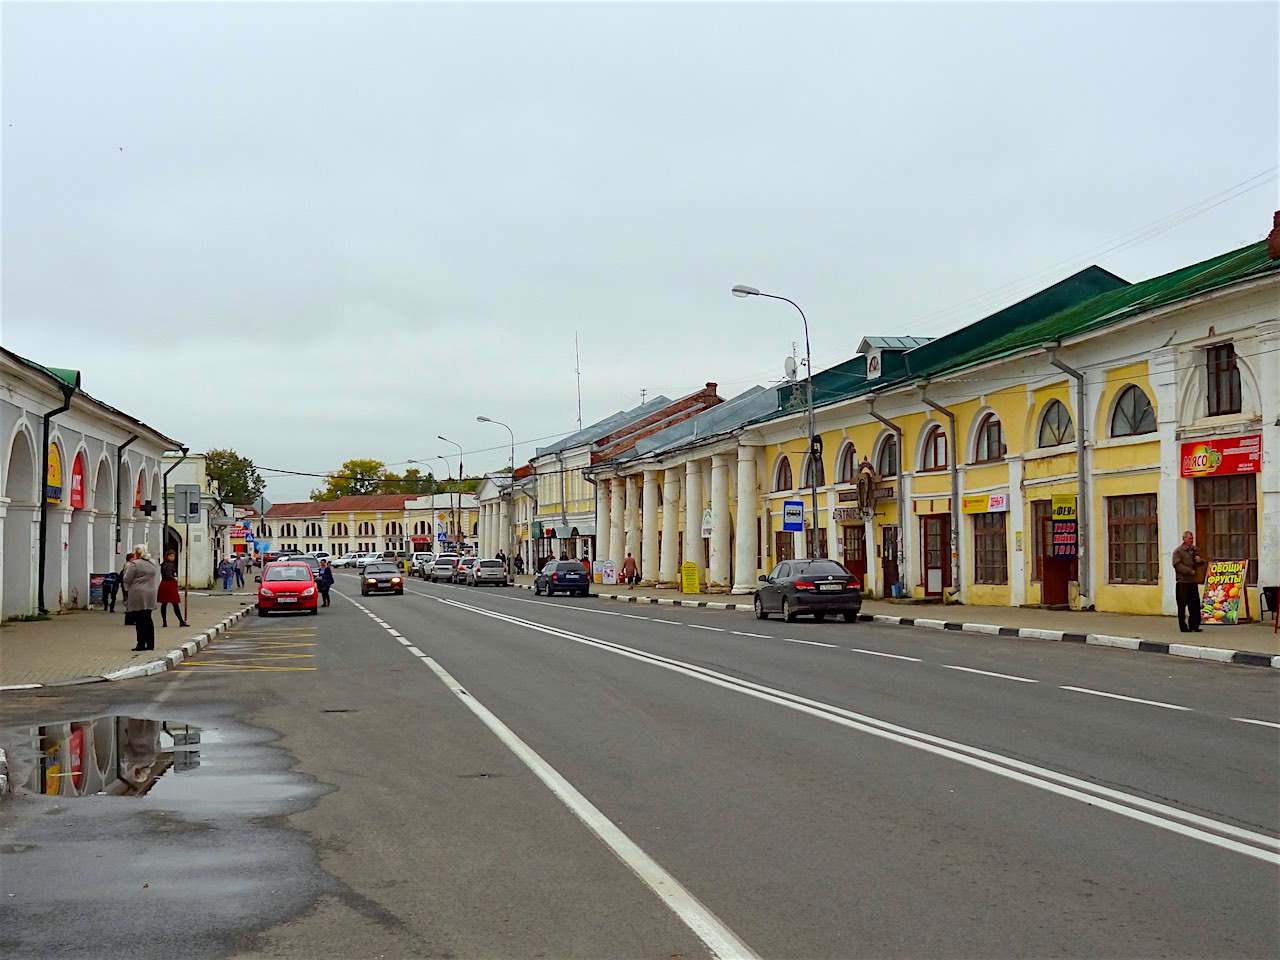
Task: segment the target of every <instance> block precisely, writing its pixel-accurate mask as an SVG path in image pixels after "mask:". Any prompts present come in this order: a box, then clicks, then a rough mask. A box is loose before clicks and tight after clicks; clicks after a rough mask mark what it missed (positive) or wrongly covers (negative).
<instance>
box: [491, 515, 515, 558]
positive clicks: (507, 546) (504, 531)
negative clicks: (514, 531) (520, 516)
mask: <svg viewBox="0 0 1280 960" xmlns="http://www.w3.org/2000/svg"><path fill="white" fill-rule="evenodd" d="M498 532H499V535H498V541H499V542H498V545H499V546H500V547H502V555H503V556H505V557H506V558H507V562H508V563H510V562H511V560H512V554H513V553H514V552H515V540H514V539H513V538H512V536H511V501H510V500H500V501H499V502H498ZM494 552H495V553H496V552H497V551H496V550H495V551H494Z"/></svg>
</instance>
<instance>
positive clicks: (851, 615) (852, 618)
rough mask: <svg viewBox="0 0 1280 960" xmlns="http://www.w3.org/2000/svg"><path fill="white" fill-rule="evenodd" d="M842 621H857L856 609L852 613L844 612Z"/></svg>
mask: <svg viewBox="0 0 1280 960" xmlns="http://www.w3.org/2000/svg"><path fill="white" fill-rule="evenodd" d="M844 622H845V623H857V622H858V613H857V611H856V610H855V611H854V612H853V613H846V614H845V615H844Z"/></svg>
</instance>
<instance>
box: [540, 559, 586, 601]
mask: <svg viewBox="0 0 1280 960" xmlns="http://www.w3.org/2000/svg"><path fill="white" fill-rule="evenodd" d="M533 592H534V594H535V595H536V594H540V593H545V594H546V595H547V596H548V597H549V596H551V595H552V594H556V593H576V594H577V595H578V596H580V597H585V596H587V595H589V594H590V593H591V574H590V573H588V572H587V568H586V567H585V566H583V565H582V563H580V562H579V561H577V560H548V561H547V563H546V564H545V565H544V566H543V568H542V569H541V570H539V571H538V572H537V573H535V574H534V575H533Z"/></svg>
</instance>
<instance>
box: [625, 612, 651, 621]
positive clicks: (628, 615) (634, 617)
mask: <svg viewBox="0 0 1280 960" xmlns="http://www.w3.org/2000/svg"><path fill="white" fill-rule="evenodd" d="M623 616H624V617H626V619H628V620H648V619H649V618H648V617H642V616H640V615H639V614H638V613H624V614H623Z"/></svg>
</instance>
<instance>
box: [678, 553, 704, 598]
mask: <svg viewBox="0 0 1280 960" xmlns="http://www.w3.org/2000/svg"><path fill="white" fill-rule="evenodd" d="M680 592H681V593H701V592H702V590H701V588H700V587H699V585H698V565H697V564H696V563H694V562H693V561H692V560H686V561H685V562H684V563H682V564H680Z"/></svg>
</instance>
